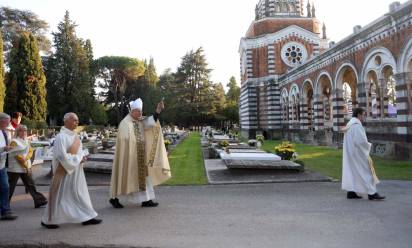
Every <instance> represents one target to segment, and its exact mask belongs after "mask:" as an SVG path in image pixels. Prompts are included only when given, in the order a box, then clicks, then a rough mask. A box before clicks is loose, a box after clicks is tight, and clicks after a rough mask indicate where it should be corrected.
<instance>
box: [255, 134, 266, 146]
mask: <svg viewBox="0 0 412 248" xmlns="http://www.w3.org/2000/svg"><path fill="white" fill-rule="evenodd" d="M256 140H257V141H259V142H260V143H261V144H263V141H264V140H265V136H263V135H261V134H258V135H256Z"/></svg>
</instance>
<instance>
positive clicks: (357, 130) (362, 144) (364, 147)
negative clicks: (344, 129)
mask: <svg viewBox="0 0 412 248" xmlns="http://www.w3.org/2000/svg"><path fill="white" fill-rule="evenodd" d="M353 129H354V141H355V142H354V143H355V146H356V147H357V148H358V149H360V150H361V151H363V152H364V154H365V155H366V156H369V152H370V150H371V147H372V144H371V143H369V142H368V138H367V137H366V133H365V130H364V129H363V127H362V126H361V125H354V126H353Z"/></svg>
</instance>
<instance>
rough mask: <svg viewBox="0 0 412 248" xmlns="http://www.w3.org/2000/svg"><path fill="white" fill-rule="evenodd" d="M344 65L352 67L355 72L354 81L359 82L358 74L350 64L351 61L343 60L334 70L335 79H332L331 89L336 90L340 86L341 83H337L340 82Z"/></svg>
mask: <svg viewBox="0 0 412 248" xmlns="http://www.w3.org/2000/svg"><path fill="white" fill-rule="evenodd" d="M346 67H349V68H350V69H352V70H353V72H354V73H355V75H356V81H357V82H359V76H358V75H359V74H358V70H357V69H356V67H355V66H354V65H353V64H352V63H350V62H344V63H343V64H341V65H340V66H339V68H338V69H337V70H336V73H335V81H334V85H333V89H334V90H336V89H339V88H342V85H341V84H339V83H341V82H342V76H343V75H342V72H343V70H344V69H346Z"/></svg>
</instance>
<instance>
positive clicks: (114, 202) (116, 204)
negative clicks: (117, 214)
mask: <svg viewBox="0 0 412 248" xmlns="http://www.w3.org/2000/svg"><path fill="white" fill-rule="evenodd" d="M109 202H110V204H112V206H113V207H114V208H123V205H122V204H120V202H119V199H117V198H112V199H110V200H109Z"/></svg>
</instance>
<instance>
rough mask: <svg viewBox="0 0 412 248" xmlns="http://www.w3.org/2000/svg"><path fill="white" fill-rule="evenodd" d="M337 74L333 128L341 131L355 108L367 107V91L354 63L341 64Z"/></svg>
mask: <svg viewBox="0 0 412 248" xmlns="http://www.w3.org/2000/svg"><path fill="white" fill-rule="evenodd" d="M335 75H336V76H335V82H334V96H335V99H334V117H333V119H334V120H333V130H334V131H341V130H342V129H343V128H344V127H345V125H346V122H347V121H348V120H350V118H351V116H352V109H353V108H355V107H364V108H366V93H365V87H364V85H363V83H360V82H359V73H358V70H357V69H356V67H355V66H354V65H353V64H352V63H350V62H345V63H343V64H341V65H340V66H339V68H338V70H337V71H336V74H335ZM345 83H346V84H345ZM344 86H345V87H344ZM345 95H346V96H345Z"/></svg>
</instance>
